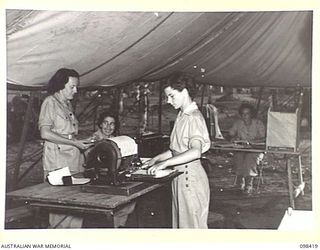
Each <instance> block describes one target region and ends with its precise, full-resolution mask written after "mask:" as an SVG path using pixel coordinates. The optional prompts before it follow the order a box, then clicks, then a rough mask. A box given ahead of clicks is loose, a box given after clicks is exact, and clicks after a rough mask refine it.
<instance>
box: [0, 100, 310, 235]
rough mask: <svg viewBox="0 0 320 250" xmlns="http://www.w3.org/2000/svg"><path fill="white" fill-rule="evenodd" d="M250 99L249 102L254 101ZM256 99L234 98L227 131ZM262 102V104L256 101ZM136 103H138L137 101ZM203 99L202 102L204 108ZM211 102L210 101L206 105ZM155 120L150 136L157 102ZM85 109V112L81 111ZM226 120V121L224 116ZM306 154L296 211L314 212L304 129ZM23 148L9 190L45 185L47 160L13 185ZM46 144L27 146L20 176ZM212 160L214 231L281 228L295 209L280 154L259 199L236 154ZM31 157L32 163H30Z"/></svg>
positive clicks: (86, 128)
mask: <svg viewBox="0 0 320 250" xmlns="http://www.w3.org/2000/svg"><path fill="white" fill-rule="evenodd" d="M248 98H249V99H248ZM251 99H254V98H253V97H252V96H251V95H248V94H246V95H243V96H242V97H241V98H240V99H239V98H237V99H234V100H233V101H232V102H231V103H232V105H231V104H228V105H227V107H229V108H230V107H232V109H233V110H232V111H230V110H229V109H228V108H226V107H220V108H221V109H220V110H221V118H222V119H221V127H222V128H225V129H227V128H228V127H230V125H231V124H232V121H234V117H235V116H236V112H237V110H236V109H237V107H238V105H239V103H240V101H243V100H251ZM254 100H256V99H254ZM131 101H132V100H131ZM199 101H200V99H199V98H198V99H197V102H198V103H199ZM205 101H207V100H205ZM153 103H154V105H153V106H152V108H151V115H150V116H149V118H148V119H149V127H148V129H149V130H150V131H155V132H156V131H157V129H158V127H157V126H158V116H157V103H156V98H154V101H153ZM130 106H132V107H131V109H130V110H129V111H128V109H127V111H125V112H124V113H123V114H122V116H121V121H120V122H121V125H122V130H121V131H122V133H123V134H129V135H134V134H136V133H137V131H138V130H139V122H138V119H139V117H138V116H137V115H136V112H137V110H136V108H135V106H134V105H131V104H130V103H128V100H127V103H125V107H130ZM80 110H81V109H80ZM162 111H163V115H162V132H163V133H164V134H168V133H169V131H170V121H174V119H175V116H176V111H174V110H173V109H172V108H171V107H169V106H168V105H164V106H163V109H162ZM219 118H220V117H219ZM94 130H95V129H94V128H93V124H92V121H91V122H90V121H85V122H83V123H82V126H81V127H80V134H82V135H83V136H87V135H90V134H91V133H92V132H93V131H94ZM299 147H300V151H301V152H302V168H303V178H304V181H305V183H306V185H305V193H304V196H299V197H298V198H297V199H296V200H295V204H296V209H298V210H312V167H311V166H312V164H311V132H310V129H308V128H305V127H303V128H302V129H301V140H300V146H299ZM18 149H19V143H17V142H16V143H10V144H8V146H7V176H6V188H7V191H10V190H13V189H16V188H22V187H25V186H29V185H34V184H37V183H41V182H42V181H43V171H42V165H41V160H40V161H39V162H38V163H36V164H35V165H34V166H33V167H32V169H31V170H30V171H28V173H27V174H26V175H25V176H24V177H23V178H22V179H21V181H20V182H19V185H18V187H14V186H13V173H14V169H15V164H14V163H15V160H16V157H17V153H18ZM41 149H42V141H41V140H39V139H37V138H33V139H32V138H31V139H30V140H29V141H27V143H26V146H25V150H24V159H25V161H24V162H23V164H21V166H20V176H21V175H24V173H25V171H26V170H27V169H28V167H29V166H30V165H31V164H32V163H33V162H34V161H35V160H38V159H40V157H41ZM206 156H207V158H208V159H209V160H210V161H209V162H207V163H205V169H206V171H207V174H208V177H209V181H210V189H211V204H210V214H209V219H208V225H209V228H214V229H226V228H230V229H277V228H278V226H279V224H280V222H281V219H282V217H283V215H284V213H285V210H286V209H287V208H288V206H289V196H288V183H287V170H286V167H285V161H284V159H283V157H281V156H279V155H267V156H266V158H265V160H264V162H265V165H264V167H263V174H262V178H263V179H260V184H259V186H258V185H257V183H258V179H257V178H256V180H255V186H254V187H255V190H254V194H253V195H251V196H248V195H245V194H242V193H241V192H240V191H239V190H238V189H237V188H235V186H234V179H235V175H234V173H233V170H232V166H233V163H232V155H231V154H230V153H225V152H219V151H210V152H209V153H208V154H207V155H206ZM28 158H29V159H28ZM296 167H297V160H293V161H292V176H293V178H294V184H295V185H297V183H298V182H297V181H298V176H297V170H296ZM16 205H17V204H16V203H12V202H8V201H7V203H6V206H7V208H10V207H13V206H16ZM29 225H30V220H29V219H26V220H22V221H17V222H14V223H11V224H10V225H6V227H7V228H30V226H29Z"/></svg>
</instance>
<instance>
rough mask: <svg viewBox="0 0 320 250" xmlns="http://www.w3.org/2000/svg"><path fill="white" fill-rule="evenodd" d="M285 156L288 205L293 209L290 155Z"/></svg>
mask: <svg viewBox="0 0 320 250" xmlns="http://www.w3.org/2000/svg"><path fill="white" fill-rule="evenodd" d="M285 157H286V164H287V171H288V188H289V199H290V207H292V209H295V206H294V198H293V184H292V173H291V165H290V157H289V156H287V155H286V156H285Z"/></svg>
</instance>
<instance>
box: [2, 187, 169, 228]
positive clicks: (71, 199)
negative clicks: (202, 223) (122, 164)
mask: <svg viewBox="0 0 320 250" xmlns="http://www.w3.org/2000/svg"><path fill="white" fill-rule="evenodd" d="M145 184H146V185H145V187H144V188H143V189H142V190H140V191H138V192H136V193H134V194H132V195H129V196H121V195H110V194H104V193H87V192H83V191H81V190H80V186H51V185H50V184H48V183H42V184H38V185H34V186H30V187H26V188H22V189H19V190H16V191H12V192H9V193H7V198H9V199H13V200H20V201H21V200H22V201H25V202H26V203H28V204H29V205H30V206H32V207H34V208H36V211H38V213H39V210H40V209H41V210H46V211H55V212H63V213H69V214H78V215H79V214H82V215H83V214H100V215H104V218H106V220H107V222H108V223H110V224H111V225H112V226H113V227H114V216H113V215H114V214H115V212H116V211H118V210H119V209H121V208H122V207H123V206H125V205H126V204H129V203H131V202H135V201H138V202H137V207H136V209H138V210H139V207H140V210H141V209H144V210H143V211H142V213H141V212H140V215H142V216H144V217H146V216H148V215H150V216H151V217H156V216H157V215H158V216H159V214H160V215H161V216H160V217H161V218H158V220H159V221H162V222H161V223H162V224H160V225H154V224H153V223H154V221H152V220H150V218H149V219H148V218H147V223H145V221H146V220H144V219H145V218H140V220H139V221H140V225H138V226H140V227H170V226H171V188H170V182H169V183H163V184H162V183H161V184H154V183H145ZM155 192H156V194H154V193H155ZM157 192H158V193H159V192H160V193H161V194H162V197H161V196H160V197H161V199H159V194H158V193H157ZM152 198H153V199H154V200H157V201H158V202H159V203H161V204H160V206H158V205H154V206H148V205H146V204H143V203H146V202H147V203H148V202H149V203H150V202H151V203H150V204H153V203H154V202H155V201H153V203H152ZM138 203H140V204H141V203H142V204H143V205H141V206H139V204H138ZM164 205H165V206H164ZM146 206H148V209H149V210H150V211H149V210H148V213H146V211H145V207H146ZM161 206H162V208H164V209H166V207H168V211H160V212H158V211H156V208H157V207H161ZM153 210H155V211H153ZM163 215H165V216H166V217H165V218H163ZM36 219H37V216H36ZM165 220H166V221H165ZM150 221H151V222H150ZM150 223H151V224H150Z"/></svg>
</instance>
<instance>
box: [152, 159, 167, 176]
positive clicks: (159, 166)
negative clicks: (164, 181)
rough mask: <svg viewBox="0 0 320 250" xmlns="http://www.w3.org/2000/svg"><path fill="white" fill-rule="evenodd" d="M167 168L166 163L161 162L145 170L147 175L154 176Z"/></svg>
mask: <svg viewBox="0 0 320 250" xmlns="http://www.w3.org/2000/svg"><path fill="white" fill-rule="evenodd" d="M167 167H168V164H167V161H162V162H159V163H157V164H154V165H153V166H152V167H150V168H149V169H147V174H150V175H154V174H155V173H156V171H158V170H163V169H165V168H167Z"/></svg>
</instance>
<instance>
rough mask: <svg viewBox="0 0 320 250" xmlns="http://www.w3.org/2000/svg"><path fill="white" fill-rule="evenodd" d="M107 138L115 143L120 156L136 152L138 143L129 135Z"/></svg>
mask: <svg viewBox="0 0 320 250" xmlns="http://www.w3.org/2000/svg"><path fill="white" fill-rule="evenodd" d="M108 140H111V141H113V142H115V143H116V144H117V146H118V148H119V149H120V152H121V156H122V157H126V156H129V155H135V154H138V145H137V144H136V142H135V140H134V139H132V138H131V137H129V136H126V135H121V136H116V137H112V138H109V139H108Z"/></svg>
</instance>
